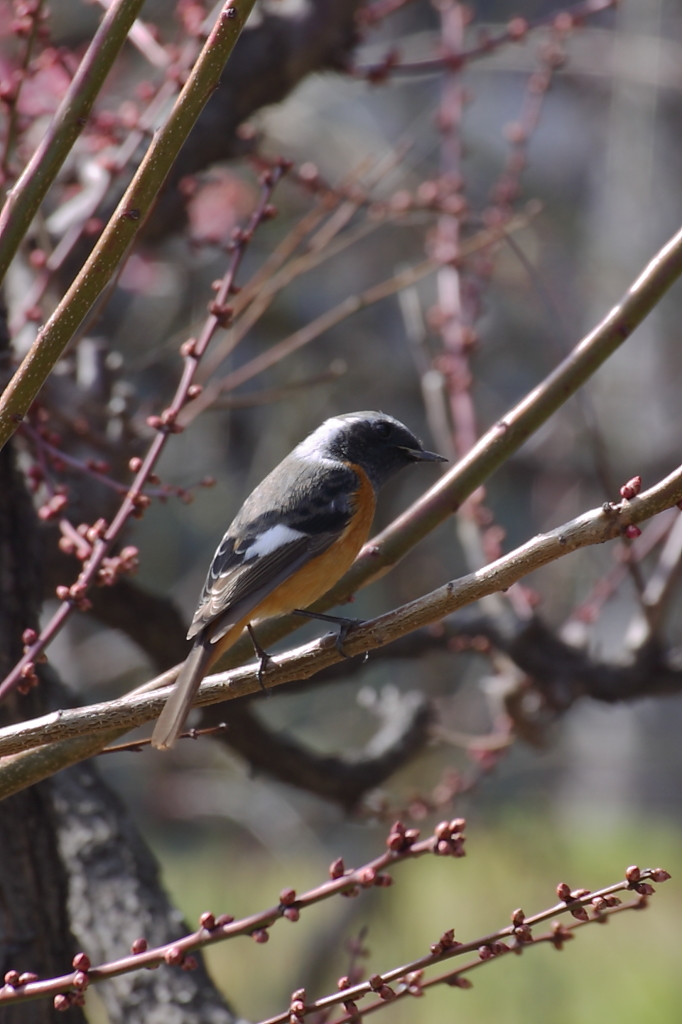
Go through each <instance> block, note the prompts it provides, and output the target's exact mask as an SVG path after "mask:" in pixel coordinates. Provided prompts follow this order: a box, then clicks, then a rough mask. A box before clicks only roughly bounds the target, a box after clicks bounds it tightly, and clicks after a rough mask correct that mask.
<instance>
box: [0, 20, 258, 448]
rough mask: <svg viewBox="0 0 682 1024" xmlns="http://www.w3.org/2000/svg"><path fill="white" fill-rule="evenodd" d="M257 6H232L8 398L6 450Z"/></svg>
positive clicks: (1, 428) (3, 416)
mask: <svg viewBox="0 0 682 1024" xmlns="http://www.w3.org/2000/svg"><path fill="white" fill-rule="evenodd" d="M254 2H255V0H228V2H227V3H226V4H225V5H224V7H223V9H222V11H221V12H220V14H219V16H218V19H217V21H216V23H215V26H214V28H213V29H212V31H211V34H210V35H209V37H208V39H207V40H206V43H205V45H204V48H203V49H202V51H201V54H200V55H199V57H198V59H197V61H196V64H195V65H194V67H193V69H192V72H191V74H190V76H189V78H188V79H187V81H186V83H185V85H184V86H183V88H182V91H181V92H180V95H179V96H178V99H177V101H176V103H175V105H174V107H173V109H172V111H171V113H170V114H169V116H168V119H167V121H166V123H165V124H164V125H163V127H162V128H161V129H159V131H158V132H157V133H156V135H155V136H154V138H153V140H152V142H151V144H150V146H149V149H148V150H147V152H146V154H145V156H144V158H143V160H142V162H141V164H140V166H139V168H138V169H137V171H136V173H135V176H134V177H133V180H132V181H131V183H130V185H129V186H128V188H127V189H126V191H125V193H124V195H123V198H122V199H121V201H120V203H119V205H118V207H117V209H116V210H115V212H114V214H113V216H112V217H111V220H110V221H109V223H108V225H107V226H106V228H105V229H104V231H103V232H102V235H101V237H100V238H99V240H98V242H97V244H96V245H95V248H94V249H93V251H92V253H91V254H90V256H89V257H88V259H87V261H86V262H85V264H84V266H83V268H82V270H81V271H80V273H79V274H78V276H77V277H76V279H75V281H74V282H73V284H72V285H71V287H70V288H69V290H68V291H67V293H66V295H64V297H63V299H62V301H61V302H60V303H59V305H58V306H57V308H56V309H55V311H54V313H53V314H52V316H51V317H50V319H49V320H48V322H47V323H46V324H45V326H44V327H43V328H42V329H41V330H40V331H39V332H38V336H37V338H36V340H35V341H34V343H33V345H32V346H31V348H30V350H29V352H28V353H27V355H26V356H25V358H24V360H23V362H22V364H21V366H20V367H19V369H18V370H17V372H16V373H15V375H14V377H13V378H12V380H11V381H10V383H9V385H8V386H7V388H6V390H5V392H4V394H3V395H2V397H0V447H2V446H3V445H4V444H5V443H6V442H7V441H8V439H9V438H10V437H11V436H12V434H13V433H14V431H15V430H16V428H17V426H18V424H19V423H20V422H21V420H22V419H23V417H24V416H25V415H26V413H27V412H28V409H29V407H30V405H31V403H32V402H33V400H34V399H35V397H36V395H37V394H38V392H39V391H40V389H41V387H42V386H43V384H44V383H45V381H46V379H47V377H48V375H49V374H50V372H51V371H52V368H53V367H54V364H55V363H56V362H57V360H58V359H59V357H60V355H61V354H62V352H63V351H64V348H65V347H66V345H67V344H68V343H69V341H70V340H71V338H72V337H73V335H74V333H75V332H76V331H77V329H78V327H79V326H80V324H81V323H82V322H83V320H84V318H85V317H86V315H87V314H88V312H89V311H90V310H91V309H92V307H93V305H94V303H95V302H96V300H97V299H98V298H99V296H100V295H101V294H102V292H103V291H104V289H105V287H106V286H107V284H108V283H109V281H110V280H111V279H112V277H113V275H114V273H115V271H116V269H117V268H118V266H119V264H120V263H121V260H123V259H124V258H125V256H126V253H127V252H128V250H129V248H130V246H131V245H132V243H133V242H134V240H135V238H136V236H137V233H138V231H139V230H140V228H141V226H142V225H143V224H144V222H145V219H146V217H147V215H148V213H149V211H150V210H151V208H152V205H153V203H154V201H155V199H156V197H157V195H158V193H159V190H160V188H161V186H162V185H163V183H164V181H165V180H166V177H167V175H168V173H169V171H170V168H171V166H172V164H173V162H174V160H175V158H176V157H177V155H178V153H179V152H180V149H181V147H182V145H183V143H184V142H185V140H186V138H187V136H188V135H189V133H190V131H191V130H192V128H193V126H194V124H195V123H196V121H197V118H198V117H199V114H200V113H201V111H202V109H203V108H204V106H205V105H206V103H207V101H208V99H209V97H210V96H211V93H212V92H213V91H214V89H215V87H216V86H217V84H218V82H219V80H220V75H221V72H222V70H223V67H224V65H225V62H226V60H227V59H228V57H229V56H230V53H231V52H232V49H233V47H234V44H235V43H236V41H237V39H238V37H239V34H240V32H241V30H242V28H243V26H244V23H245V21H246V19H247V18H248V16H249V14H250V13H251V9H252V7H253V5H254Z"/></svg>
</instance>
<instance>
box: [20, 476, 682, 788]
mask: <svg viewBox="0 0 682 1024" xmlns="http://www.w3.org/2000/svg"><path fill="white" fill-rule="evenodd" d="M681 500H682V467H680V468H678V469H677V470H675V472H673V473H671V474H670V475H669V476H668V477H666V478H665V479H664V480H662V481H661V482H660V483H658V484H656V485H655V486H654V487H652V488H650V490H648V491H645V492H643V493H642V494H640V495H638V496H637V497H635V498H633V499H632V500H631V501H628V500H623V501H622V502H621V503H620V504H619V505H608V504H607V505H605V506H603V507H602V508H599V509H594V510H592V511H591V512H586V513H585V514H584V515H582V516H580V517H578V518H577V519H574V520H572V521H571V522H569V523H566V524H565V525H564V526H562V527H559V528H558V529H556V530H552V531H551V532H550V533H546V534H541V535H539V536H537V537H535V538H533V539H532V540H530V541H528V542H527V543H526V544H524V545H523V546H522V547H520V548H517V549H516V550H515V551H512V552H510V553H509V554H507V555H504V556H503V557H502V558H499V559H497V561H495V562H492V563H491V564H490V565H487V566H485V567H484V568H482V569H480V570H478V571H477V572H475V573H471V574H470V575H469V576H464V577H462V578H461V579H459V580H454V581H451V582H450V583H447V584H446V585H445V586H443V587H440V588H438V589H437V590H434V591H432V592H431V593H430V594H426V595H425V596H424V597H420V598H418V599H417V600H415V601H412V602H411V603H409V604H406V605H403V606H402V607H401V608H398V609H396V610H394V611H392V612H388V613H387V614H385V615H381V616H379V617H378V618H376V619H372V620H370V621H368V622H363V623H360V624H359V625H358V626H356V627H354V628H353V629H352V630H351V631H350V632H349V633H348V636H347V638H346V639H345V640H344V649H345V651H346V653H347V654H348V655H350V656H353V655H357V654H364V653H366V652H367V651H369V650H373V649H374V648H376V647H381V646H384V645H385V644H387V643H390V641H391V640H394V639H396V638H398V637H401V636H404V635H405V634H406V633H410V632H412V631H413V630H415V629H419V628H421V627H422V626H426V625H429V624H430V623H434V622H438V621H440V620H441V619H442V618H443V617H444V616H446V615H449V614H451V613H452V612H454V611H456V610H457V609H458V608H462V607H464V606H465V605H468V604H472V603H473V602H474V601H478V600H480V598H481V597H484V596H486V595H488V594H493V593H496V592H498V591H500V590H505V589H506V588H507V587H510V586H511V585H512V584H513V583H516V582H517V581H518V580H520V579H522V578H523V577H524V576H526V575H527V574H528V573H529V572H533V571H534V570H536V569H539V568H540V567H541V566H543V565H547V564H548V563H549V562H552V561H555V560H556V559H558V558H561V557H563V556H564V555H565V554H568V553H569V552H571V551H576V550H578V549H579V548H582V547H587V546H589V545H592V544H601V543H604V542H605V541H607V540H613V539H615V538H617V537H620V536H622V534H623V531H624V530H626V529H627V528H628V527H629V526H632V525H634V524H636V523H639V522H642V521H643V520H644V519H646V518H648V517H650V516H652V515H655V514H656V513H657V512H660V511H662V510H663V509H665V508H669V507H671V506H672V505H674V504H676V503H677V502H679V501H681ZM341 658H342V655H341V654H340V653H339V650H338V648H337V645H336V637H335V636H329V637H323V638H322V639H321V640H317V641H314V642H313V643H311V644H307V645H305V646H304V647H300V648H298V649H296V650H293V651H289V652H287V653H285V654H283V655H282V656H279V657H276V658H274V659H272V661H271V662H270V663H269V665H268V666H267V668H266V669H265V671H264V679H265V682H266V685H267V686H269V687H272V686H280V685H282V684H283V683H287V682H291V681H293V680H299V679H305V678H309V677H310V676H312V675H315V673H317V672H319V671H320V669H322V668H326V667H327V666H329V665H333V664H335V663H336V662H338V661H340V660H341ZM176 675H177V667H176V668H175V669H171V670H170V671H168V672H165V673H164V674H163V675H162V676H159V677H158V678H157V679H156V680H153V681H152V682H151V683H150V684H147V685H146V686H145V687H141V688H139V689H138V691H135V692H133V693H132V694H130V695H128V696H127V697H123V698H121V699H119V700H115V701H110V702H107V703H103V704H99V705H97V704H95V705H91V706H90V707H85V708H76V709H73V710H71V711H58V712H56V713H54V714H52V715H47V716H44V717H43V718H40V719H34V720H32V721H30V722H28V723H23V724H22V725H20V726H11V727H9V728H7V729H3V730H0V754H4V755H10V754H11V755H13V756H9V757H6V758H5V759H3V761H2V762H0V796H2V795H3V794H7V793H11V792H16V791H17V790H18V789H21V788H23V787H24V786H26V785H30V784H32V783H33V782H35V781H37V780H38V779H39V778H44V777H45V776H46V775H50V774H52V773H53V772H54V771H56V770H57V769H58V768H60V767H64V766H65V765H66V764H71V763H73V762H74V761H78V760H81V759H82V757H83V756H91V755H92V754H93V753H95V752H96V751H97V750H98V749H101V747H103V746H105V745H106V744H107V743H110V742H113V740H115V739H117V738H118V736H119V735H120V733H121V732H124V731H127V730H128V729H131V728H134V727H136V726H138V725H141V724H142V723H144V722H146V721H150V720H152V719H153V718H156V717H157V716H158V715H159V714H160V712H161V708H162V707H163V704H164V703H165V700H166V699H167V697H168V693H169V690H167V689H158V687H163V686H165V685H166V684H169V683H171V682H172V681H173V680H174V679H175V676H176ZM260 685H261V683H260V681H259V666H247V667H244V668H241V669H236V670H234V671H232V672H228V673H218V674H216V675H213V676H208V677H207V678H206V679H205V680H204V681H203V683H202V684H201V686H200V688H199V691H198V694H197V698H196V701H195V703H196V704H197V705H199V706H203V705H207V704H215V703H218V702H219V701H221V700H229V699H234V698H235V697H241V696H245V695H246V694H249V693H255V692H257V691H258V690H259V688H260ZM152 687H157V688H156V689H153V690H152ZM149 690H151V692H144V691H149ZM98 737H99V738H98ZM43 744H47V746H45V747H44V749H42V750H37V751H32V750H31V749H30V748H33V747H40V746H41V745H43ZM20 752H21V753H20Z"/></svg>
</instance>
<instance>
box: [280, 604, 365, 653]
mask: <svg viewBox="0 0 682 1024" xmlns="http://www.w3.org/2000/svg"><path fill="white" fill-rule="evenodd" d="M293 614H294V615H303V616H305V617H306V618H307V619H319V620H320V622H333V623H334V625H335V626H338V627H339V632H338V634H337V637H336V649H337V651H338V652H339V654H340V655H342V657H344V658H352V657H353V655H352V654H348V653H347V652H346V651H344V649H343V642H344V640H345V639H346V637H347V636H348V634H349V633H350V632H351V630H353V629H355V627H356V626H361V625H362V623H363V622H364V619H350V618H348V617H347V616H344V615H323V614H322V612H309V611H303V610H302V609H300V608H294V611H293ZM365 660H367V654H365Z"/></svg>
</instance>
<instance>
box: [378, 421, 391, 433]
mask: <svg viewBox="0 0 682 1024" xmlns="http://www.w3.org/2000/svg"><path fill="white" fill-rule="evenodd" d="M374 430H375V432H376V433H377V434H378V435H379V437H389V436H390V434H391V433H392V430H391V424H390V423H387V422H386V420H379V421H378V422H377V423H375V424H374Z"/></svg>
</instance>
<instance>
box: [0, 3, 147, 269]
mask: <svg viewBox="0 0 682 1024" xmlns="http://www.w3.org/2000/svg"><path fill="white" fill-rule="evenodd" d="M143 4H144V0H115V2H114V3H112V4H111V6H110V7H109V10H108V11H107V12H106V14H105V15H104V17H103V18H102V21H101V23H100V26H99V28H98V29H97V32H96V33H95V36H94V38H93V40H92V42H91V43H90V46H89V47H88V49H87V51H86V53H85V56H84V57H83V59H82V61H81V62H80V65H79V67H78V70H77V71H76V74H75V75H74V76H73V79H72V81H71V84H70V85H69V88H68V90H67V92H66V95H65V96H64V99H63V100H62V102H61V104H60V106H59V110H58V111H57V113H56V114H55V116H54V118H53V119H52V122H51V123H50V126H49V128H48V129H47V131H46V132H45V135H44V136H43V138H42V140H41V142H40V145H39V146H38V147H37V149H36V150H35V152H34V153H33V156H32V157H31V159H30V160H29V162H28V163H27V165H26V167H25V168H24V170H23V171H22V173H21V175H20V177H19V180H18V181H17V183H16V185H15V186H14V188H13V189H11V191H10V192H9V194H8V196H7V199H6V201H5V205H4V206H3V209H2V212H0V282H2V281H3V280H4V277H5V274H6V273H7V268H8V267H9V265H10V263H11V262H12V260H13V259H14V256H15V255H16V252H17V250H18V248H19V245H20V244H21V240H22V238H23V237H24V235H25V234H26V232H27V230H28V228H29V226H30V224H31V221H32V220H33V218H34V217H35V215H36V213H37V212H38V208H39V207H40V204H41V203H42V201H43V199H44V198H45V196H46V195H47V192H48V189H49V188H50V186H51V185H52V183H53V181H54V180H55V178H56V177H57V174H58V172H59V169H60V167H61V166H62V164H63V163H64V161H65V159H66V157H67V156H68V155H69V153H70V152H71V149H72V147H73V144H74V142H75V141H76V139H77V138H78V136H79V135H80V133H81V132H82V130H83V128H84V127H85V125H86V123H87V119H88V117H89V115H90V112H91V110H92V107H93V104H94V102H95V100H96V99H97V96H98V94H99V91H100V89H101V88H102V86H103V84H104V81H105V79H106V77H107V75H108V74H109V72H110V70H111V67H112V65H113V63H114V61H115V59H116V57H117V56H118V54H119V52H120V50H121V47H122V46H123V44H124V43H125V41H126V39H127V38H128V32H129V31H130V29H131V27H132V25H133V23H134V21H135V19H136V17H137V15H138V14H139V12H140V10H141V8H142V5H143Z"/></svg>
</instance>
